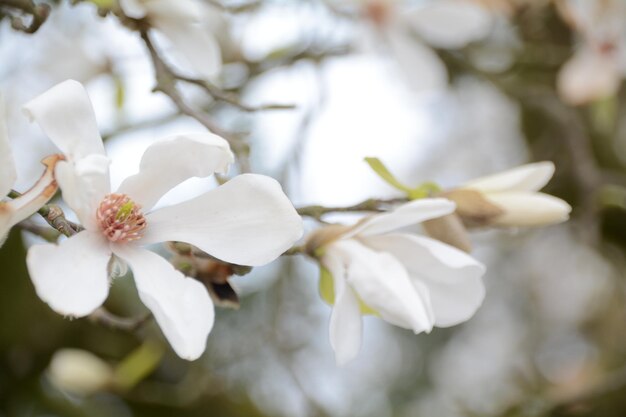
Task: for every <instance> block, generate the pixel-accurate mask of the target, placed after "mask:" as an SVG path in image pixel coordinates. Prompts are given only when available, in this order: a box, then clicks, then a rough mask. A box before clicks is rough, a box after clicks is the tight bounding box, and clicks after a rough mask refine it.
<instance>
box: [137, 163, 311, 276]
mask: <svg viewBox="0 0 626 417" xmlns="http://www.w3.org/2000/svg"><path fill="white" fill-rule="evenodd" d="M146 222H147V227H146V233H145V235H144V238H143V239H142V242H145V243H157V242H165V241H172V240H174V241H180V242H186V243H190V244H192V245H195V246H197V247H199V248H200V249H201V250H203V251H205V252H207V253H209V254H210V255H212V256H214V257H216V258H219V259H221V260H223V261H226V262H231V263H235V264H239V265H251V266H258V265H264V264H266V263H268V262H271V261H273V260H274V259H276V258H277V257H278V256H280V255H281V254H282V253H283V252H284V251H285V250H287V249H289V248H290V247H291V245H293V243H294V242H295V241H296V240H298V239H299V238H300V237H301V236H302V219H301V218H300V216H299V215H298V213H297V212H296V210H295V209H294V208H293V205H292V204H291V202H290V201H289V199H288V198H287V196H286V195H285V194H284V193H283V190H282V188H281V187H280V184H279V183H278V182H277V181H276V180H274V179H272V178H270V177H266V176H264V175H255V174H244V175H239V176H237V177H235V178H233V179H232V180H230V181H228V182H227V183H226V184H224V185H222V186H220V187H218V188H216V189H214V190H211V191H209V192H207V193H205V194H203V195H201V196H199V197H196V198H194V199H192V200H189V201H186V202H184V203H180V204H177V205H175V206H171V207H166V208H163V209H160V210H156V211H155V212H153V213H150V214H148V215H147V216H146Z"/></svg>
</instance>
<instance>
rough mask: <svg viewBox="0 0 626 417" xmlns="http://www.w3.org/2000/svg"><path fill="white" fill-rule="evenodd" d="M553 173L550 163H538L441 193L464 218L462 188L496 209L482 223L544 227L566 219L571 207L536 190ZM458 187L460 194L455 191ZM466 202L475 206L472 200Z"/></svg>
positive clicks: (543, 184)
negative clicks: (475, 193) (475, 194)
mask: <svg viewBox="0 0 626 417" xmlns="http://www.w3.org/2000/svg"><path fill="white" fill-rule="evenodd" d="M552 175H554V164H553V163H552V162H549V161H544V162H537V163H534V164H527V165H522V166H520V167H517V168H513V169H511V170H508V171H504V172H501V173H499V174H495V175H491V176H487V177H483V178H478V179H476V180H473V181H470V182H468V183H466V184H465V185H463V186H462V187H459V188H458V189H456V190H452V191H450V192H447V193H444V195H445V196H446V198H450V199H452V200H453V201H455V202H456V203H457V206H458V210H457V212H458V213H459V215H461V217H463V218H464V220H466V216H464V213H463V211H464V209H466V207H464V206H465V204H466V202H467V200H465V198H464V196H463V194H462V191H463V190H470V191H476V192H478V193H479V194H480V196H481V197H482V198H484V199H486V200H487V202H488V203H490V204H491V205H493V206H492V207H493V208H495V209H496V210H495V212H493V213H492V215H491V214H490V215H487V216H484V217H485V219H484V220H485V222H487V223H488V224H490V225H495V226H505V227H507V226H543V225H548V224H554V223H561V222H564V221H566V220H567V219H568V218H569V213H570V211H571V210H572V208H571V207H570V205H569V204H567V203H566V202H565V201H563V200H561V199H560V198H557V197H553V196H551V195H548V194H544V193H540V192H537V191H538V190H540V189H541V188H543V187H544V186H545V185H546V184H547V183H548V181H550V178H552ZM459 190H461V193H457V192H458V191H459ZM467 203H468V205H469V204H472V205H473V206H476V204H475V203H473V202H472V203H469V202H467ZM469 209H470V210H471V209H472V208H469ZM468 211H469V210H468ZM467 217H471V215H469V216H467ZM478 217H480V216H478Z"/></svg>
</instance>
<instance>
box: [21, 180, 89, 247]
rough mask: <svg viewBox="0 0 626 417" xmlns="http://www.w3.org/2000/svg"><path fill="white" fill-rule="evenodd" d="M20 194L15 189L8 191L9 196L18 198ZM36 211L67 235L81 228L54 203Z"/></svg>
mask: <svg viewBox="0 0 626 417" xmlns="http://www.w3.org/2000/svg"><path fill="white" fill-rule="evenodd" d="M21 195H22V194H21V193H19V192H17V191H15V190H11V191H10V192H9V197H10V198H19V197H21ZM37 213H39V215H40V216H41V217H43V219H44V220H45V221H46V222H48V224H49V225H50V226H52V227H53V228H54V229H56V230H58V231H59V232H61V233H62V234H64V235H65V236H67V237H70V236H73V235H75V234H76V233H78V232H80V231H82V230H83V227H82V226H81V225H79V224H76V223H74V222H71V221H69V220H67V219H66V218H65V214H64V213H63V210H62V209H61V207H59V206H57V205H56V204H46V205H44V206H42V207H41V208H40V209H39V210H38V211H37Z"/></svg>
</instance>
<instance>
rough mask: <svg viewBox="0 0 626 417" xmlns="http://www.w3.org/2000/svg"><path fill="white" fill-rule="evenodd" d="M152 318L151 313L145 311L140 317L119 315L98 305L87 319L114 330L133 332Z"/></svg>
mask: <svg viewBox="0 0 626 417" xmlns="http://www.w3.org/2000/svg"><path fill="white" fill-rule="evenodd" d="M151 318H152V314H150V313H146V314H144V315H143V316H140V317H119V316H116V315H115V314H112V313H111V312H109V311H107V310H106V309H104V308H103V307H100V308H99V309H97V310H96V311H94V312H93V313H91V314H90V315H89V320H90V321H91V322H93V323H96V324H101V325H103V326H105V327H108V328H110V329H114V330H122V331H125V332H135V331H137V330H138V329H140V328H141V327H142V326H143V325H144V324H146V323H147V322H148V321H149V320H150V319H151Z"/></svg>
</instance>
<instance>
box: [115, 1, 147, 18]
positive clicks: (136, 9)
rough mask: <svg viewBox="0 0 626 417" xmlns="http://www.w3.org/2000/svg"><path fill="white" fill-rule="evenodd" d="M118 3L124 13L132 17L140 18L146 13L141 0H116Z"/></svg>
mask: <svg viewBox="0 0 626 417" xmlns="http://www.w3.org/2000/svg"><path fill="white" fill-rule="evenodd" d="M118 3H119V5H120V8H121V9H122V11H123V12H124V14H125V15H126V16H128V17H131V18H133V19H142V18H144V17H146V14H147V13H148V11H147V9H146V6H145V5H144V2H143V1H141V0H118Z"/></svg>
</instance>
